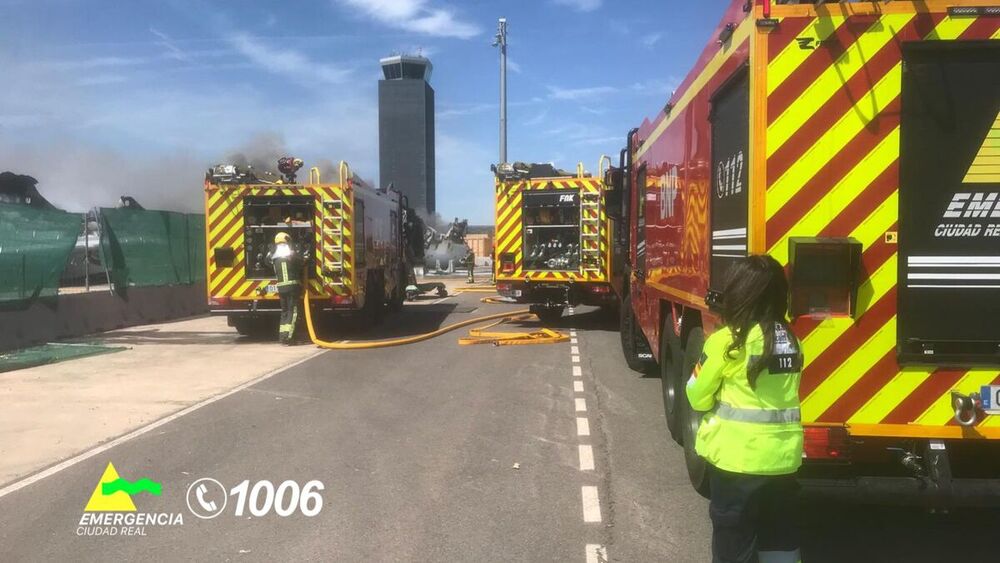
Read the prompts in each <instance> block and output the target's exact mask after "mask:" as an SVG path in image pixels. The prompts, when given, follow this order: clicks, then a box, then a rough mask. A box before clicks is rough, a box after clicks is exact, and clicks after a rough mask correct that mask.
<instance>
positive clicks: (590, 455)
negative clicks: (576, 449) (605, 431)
mask: <svg viewBox="0 0 1000 563" xmlns="http://www.w3.org/2000/svg"><path fill="white" fill-rule="evenodd" d="M593 470H594V448H592V447H590V446H588V445H586V444H581V445H580V471H593Z"/></svg>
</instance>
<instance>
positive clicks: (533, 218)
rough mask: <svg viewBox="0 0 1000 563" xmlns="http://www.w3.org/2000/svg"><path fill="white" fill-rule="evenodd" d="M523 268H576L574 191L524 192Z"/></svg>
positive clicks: (577, 201) (577, 223) (577, 196)
mask: <svg viewBox="0 0 1000 563" xmlns="http://www.w3.org/2000/svg"><path fill="white" fill-rule="evenodd" d="M521 216H522V217H523V220H524V244H523V248H524V269H525V270H534V271H567V270H569V271H576V270H579V269H580V193H579V192H578V191H576V190H573V191H570V190H543V191H526V192H524V197H523V209H522V212H521Z"/></svg>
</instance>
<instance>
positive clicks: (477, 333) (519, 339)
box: [305, 291, 569, 350]
mask: <svg viewBox="0 0 1000 563" xmlns="http://www.w3.org/2000/svg"><path fill="white" fill-rule="evenodd" d="M485 299H489V298H488V297H487V298H484V302H486V301H485ZM493 302H495V303H503V302H502V301H493ZM305 313H306V315H305V316H306V328H308V330H309V339H310V340H312V343H313V344H315V345H316V346H318V347H320V348H324V349H327V350H367V349H373V348H388V347H391V346H403V345H406V344H415V343H417V342H422V341H424V340H430V339H431V338H435V337H438V336H441V335H442V334H446V333H448V332H451V331H453V330H457V329H460V328H462V327H466V326H470V325H476V324H481V323H484V322H488V321H495V322H493V323H491V324H489V325H487V326H484V327H480V328H477V329H472V330H470V331H469V336H468V337H466V338H460V339H459V340H458V343H459V344H461V345H463V346H465V345H470V344H493V345H494V346H511V345H522V344H555V343H558V342H568V341H569V337H568V336H566V335H565V334H563V333H561V332H559V331H555V330H552V329H549V328H542V329H541V330H535V331H531V332H489V331H487V329H489V328H493V327H495V326H497V325H500V324H503V323H506V322H522V321H526V320H529V319H531V318H536V317H535V314H534V313H532V312H530V311H528V310H527V309H521V310H519V311H510V312H506V313H497V314H494V315H486V316H483V317H476V318H474V319H468V320H464V321H460V322H457V323H454V324H450V325H448V326H445V327H442V328H439V329H437V330H434V331H431V332H426V333H424V334H417V335H414V336H407V337H405V338H393V339H389V340H374V341H367V342H349V341H340V342H327V341H324V340H320V339H319V337H318V336H316V330H315V328H314V327H313V321H312V307H310V306H309V292H308V291H306V292H305Z"/></svg>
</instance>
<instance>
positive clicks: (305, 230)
mask: <svg viewBox="0 0 1000 563" xmlns="http://www.w3.org/2000/svg"><path fill="white" fill-rule="evenodd" d="M314 201H315V200H314V198H313V197H311V196H247V197H245V198H243V220H244V225H245V233H244V239H245V241H246V243H245V244H246V277H247V279H258V280H259V279H271V278H274V267H273V266H272V265H271V264H270V263H269V262H268V261H267V260H266V258H267V255H268V254H269V253H270V252H271V251H272V250H273V249H274V236H275V235H276V234H278V233H279V232H284V233H288V235H289V236H290V237H291V243H292V246H293V248H295V249H296V250H297V251H298V252H300V253H302V254H303V255H306V256H313V255H314V253H313V248H314V246H315V236H314V234H313V228H314V221H313V217H314V216H315V207H314Z"/></svg>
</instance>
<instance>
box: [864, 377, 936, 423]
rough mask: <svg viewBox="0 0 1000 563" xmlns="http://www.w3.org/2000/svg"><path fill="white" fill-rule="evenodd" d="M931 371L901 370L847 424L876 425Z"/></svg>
mask: <svg viewBox="0 0 1000 563" xmlns="http://www.w3.org/2000/svg"><path fill="white" fill-rule="evenodd" d="M930 375H931V371H930V370H928V369H922V368H909V367H907V368H903V370H902V371H900V372H899V373H897V374H896V376H895V377H893V378H892V379H891V380H889V382H888V383H886V384H885V385H883V386H882V388H881V389H879V390H878V391H877V392H876V393H875V395H874V396H872V398H871V399H869V400H868V402H867V403H865V405H864V406H862V407H861V408H860V409H858V411H857V412H855V413H854V414H852V415H851V417H850V418H848V419H847V422H848V424H878V423H879V422H882V421H883V420H884V419H885V417H887V416H889V413H891V412H892V411H893V409H895V408H896V407H897V406H899V404H900V403H901V402H903V399H905V398H906V397H909V396H910V394H911V393H913V392H914V391H915V390H916V389H917V387H919V386H920V384H921V383H923V382H924V381H925V380H926V379H927V378H928V377H930Z"/></svg>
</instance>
